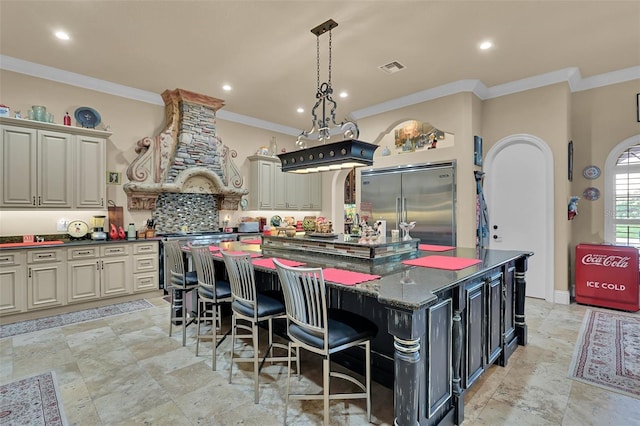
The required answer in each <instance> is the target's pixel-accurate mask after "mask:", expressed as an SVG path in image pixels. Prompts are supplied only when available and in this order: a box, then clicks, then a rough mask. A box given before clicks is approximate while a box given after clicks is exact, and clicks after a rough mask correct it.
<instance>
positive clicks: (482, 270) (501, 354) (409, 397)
mask: <svg viewBox="0 0 640 426" xmlns="http://www.w3.org/2000/svg"><path fill="white" fill-rule="evenodd" d="M275 238H282V240H281V242H282V243H284V242H285V240H286V238H284V237H263V244H262V247H264V248H263V250H264V253H263V254H264V255H265V256H273V255H274V254H276V253H274V252H270V251H269V246H270V244H269V242H270V241H273V240H274V239H275ZM294 238H298V239H300V241H298V242H299V243H301V244H303V245H304V244H307V243H308V241H307V240H304V239H305V238H306V237H291V238H290V239H294ZM337 240H339V238H337ZM290 243H291V241H290ZM293 243H296V242H295V241H293ZM221 248H222V249H223V250H233V251H250V252H259V251H261V245H258V244H242V243H223V244H221ZM532 254H533V253H530V252H520V251H503V250H488V249H472V248H461V247H458V248H454V249H452V250H447V251H439V252H434V251H419V250H416V251H414V252H413V253H411V254H408V255H405V256H407V257H409V258H413V259H418V258H422V257H427V256H445V257H457V258H467V259H477V260H479V261H480V262H479V263H477V264H474V265H472V266H469V267H466V268H463V269H459V270H445V269H439V268H433V267H416V266H409V265H406V264H404V263H402V260H400V259H396V258H394V257H390V258H389V259H388V260H387V261H386V262H384V263H381V264H378V263H376V262H369V263H368V268H369V269H368V270H364V269H366V267H367V262H366V261H362V260H360V261H358V260H356V259H352V258H349V257H345V256H342V255H340V254H339V255H323V253H319V252H317V251H304V250H289V251H286V250H284V249H281V248H279V249H278V250H277V257H280V258H286V259H289V260H296V261H301V262H305V263H306V264H307V266H312V267H323V268H339V269H345V270H354V269H357V270H358V271H359V272H364V273H371V274H374V275H379V276H380V277H379V278H377V279H373V280H371V281H366V282H363V283H360V284H356V285H348V286H347V285H343V284H339V283H335V282H331V281H327V286H328V288H329V289H330V292H329V297H330V298H331V305H332V306H333V307H337V308H342V309H347V310H350V311H353V312H357V313H359V314H361V315H364V316H365V317H367V318H369V319H371V320H372V321H374V322H375V323H376V324H377V325H378V327H379V330H380V331H379V333H378V336H377V337H376V338H375V339H374V340H373V341H372V370H373V377H374V380H376V381H378V382H380V383H382V384H385V385H387V386H389V387H392V388H393V389H394V395H395V398H394V399H395V400H394V412H395V424H397V425H416V424H420V425H434V424H460V423H462V421H463V420H464V395H465V392H466V391H467V390H468V389H469V388H470V387H471V386H472V385H473V384H474V383H475V382H476V380H477V379H478V378H479V377H480V376H481V375H482V374H483V372H484V371H486V370H487V369H488V368H490V367H491V365H492V364H498V365H500V366H505V365H506V364H507V361H508V359H509V357H510V356H511V354H512V353H513V352H514V351H515V350H516V348H517V345H525V344H526V343H527V326H526V322H525V315H524V312H525V310H524V307H525V286H526V282H525V272H526V269H527V259H528V257H529V256H531V255H532ZM401 257H402V256H401ZM381 265H383V266H381ZM354 266H356V268H353V267H354ZM255 269H256V275H257V281H258V282H260V285H262V286H266V287H269V288H271V289H274V288H279V283H278V279H277V275H276V273H275V271H274V270H272V269H269V268H264V267H261V266H256V268H255ZM334 361H337V362H340V363H341V364H343V365H345V366H347V367H349V368H352V369H353V370H355V371H361V370H362V361H363V355H362V354H361V353H360V352H359V351H357V348H354V350H353V351H349V352H347V353H346V355H345V356H344V357H341V358H337V357H336V358H335V359H334Z"/></svg>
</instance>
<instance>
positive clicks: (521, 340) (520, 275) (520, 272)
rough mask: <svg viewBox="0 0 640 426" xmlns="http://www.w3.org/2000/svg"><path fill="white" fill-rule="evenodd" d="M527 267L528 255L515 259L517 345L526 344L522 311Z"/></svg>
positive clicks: (525, 327)
mask: <svg viewBox="0 0 640 426" xmlns="http://www.w3.org/2000/svg"><path fill="white" fill-rule="evenodd" d="M527 267H528V256H522V257H520V258H519V259H518V260H516V273H515V291H516V294H515V298H516V303H515V305H516V312H515V326H516V336H517V337H518V345H520V346H526V345H527V323H526V318H525V313H524V309H525V308H524V306H525V296H526V291H527V282H526V280H525V276H526V273H527Z"/></svg>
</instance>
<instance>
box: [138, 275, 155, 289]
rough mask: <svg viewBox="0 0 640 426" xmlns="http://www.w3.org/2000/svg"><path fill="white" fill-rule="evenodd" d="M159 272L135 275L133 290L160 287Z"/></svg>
mask: <svg viewBox="0 0 640 426" xmlns="http://www.w3.org/2000/svg"><path fill="white" fill-rule="evenodd" d="M158 285H159V283H158V274H151V273H149V274H137V275H134V276H133V291H145V290H153V289H157V288H158Z"/></svg>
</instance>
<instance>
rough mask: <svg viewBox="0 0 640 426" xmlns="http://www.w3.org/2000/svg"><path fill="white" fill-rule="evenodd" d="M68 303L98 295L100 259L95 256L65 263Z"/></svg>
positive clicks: (90, 298) (82, 300)
mask: <svg viewBox="0 0 640 426" xmlns="http://www.w3.org/2000/svg"><path fill="white" fill-rule="evenodd" d="M67 281H68V286H69V294H68V300H69V303H77V302H85V301H87V300H95V299H98V298H99V297H100V261H99V260H98V259H96V258H93V259H85V260H72V261H69V262H68V263H67Z"/></svg>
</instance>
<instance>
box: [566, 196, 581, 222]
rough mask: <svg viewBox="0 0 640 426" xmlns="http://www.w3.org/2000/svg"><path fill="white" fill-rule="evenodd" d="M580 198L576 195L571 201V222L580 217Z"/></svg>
mask: <svg viewBox="0 0 640 426" xmlns="http://www.w3.org/2000/svg"><path fill="white" fill-rule="evenodd" d="M579 199H580V197H576V196H575V195H574V196H573V197H571V198H570V199H569V211H568V213H569V220H573V218H574V217H576V216H577V215H578V200H579Z"/></svg>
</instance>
